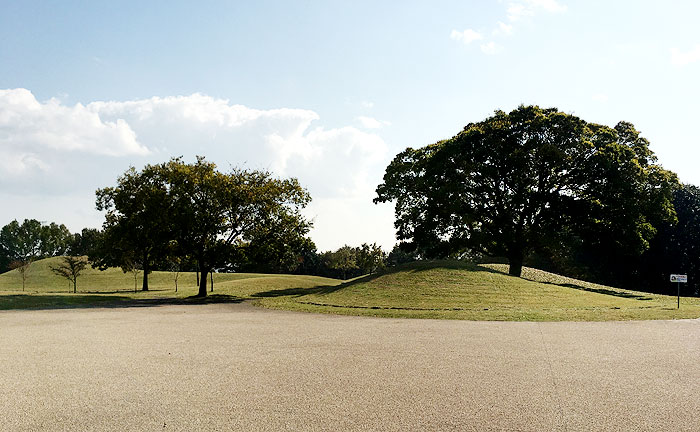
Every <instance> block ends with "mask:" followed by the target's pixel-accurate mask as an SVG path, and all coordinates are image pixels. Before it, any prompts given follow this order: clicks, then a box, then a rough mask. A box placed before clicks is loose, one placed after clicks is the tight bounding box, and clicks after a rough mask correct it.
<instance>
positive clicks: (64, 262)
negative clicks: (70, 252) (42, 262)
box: [51, 256, 88, 293]
mask: <svg viewBox="0 0 700 432" xmlns="http://www.w3.org/2000/svg"><path fill="white" fill-rule="evenodd" d="M87 265H88V262H87V259H85V257H74V256H64V257H61V263H60V264H59V265H57V266H51V271H52V272H54V273H55V274H57V275H58V276H61V277H64V278H66V279H68V281H69V282H71V283H72V284H73V293H76V292H78V276H80V273H81V272H82V271H83V270H85V267H87Z"/></svg>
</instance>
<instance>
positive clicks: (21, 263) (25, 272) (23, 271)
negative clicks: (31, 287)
mask: <svg viewBox="0 0 700 432" xmlns="http://www.w3.org/2000/svg"><path fill="white" fill-rule="evenodd" d="M31 265H32V260H30V259H28V260H16V261H12V262H11V263H10V270H17V272H18V273H19V274H20V275H21V276H22V291H24V286H25V284H26V282H27V278H28V277H29V267H30V266H31Z"/></svg>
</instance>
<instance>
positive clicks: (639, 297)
mask: <svg viewBox="0 0 700 432" xmlns="http://www.w3.org/2000/svg"><path fill="white" fill-rule="evenodd" d="M544 283H546V284H549V285H558V286H563V287H567V288H573V289H577V290H580V291H588V292H594V293H598V294H605V295H611V296H615V297H623V298H630V299H635V300H653V299H652V298H651V297H646V296H643V295H639V294H635V293H631V292H622V291H614V290H610V289H605V288H588V287H584V286H581V285H576V284H570V283H567V284H555V283H552V282H544Z"/></svg>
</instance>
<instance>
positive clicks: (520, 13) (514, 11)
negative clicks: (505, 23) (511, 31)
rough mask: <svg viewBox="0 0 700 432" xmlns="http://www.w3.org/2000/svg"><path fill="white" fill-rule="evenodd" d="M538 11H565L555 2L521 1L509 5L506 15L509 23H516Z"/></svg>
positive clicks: (546, 0) (564, 8)
mask: <svg viewBox="0 0 700 432" xmlns="http://www.w3.org/2000/svg"><path fill="white" fill-rule="evenodd" d="M538 10H544V11H545V12H549V13H560V12H564V11H566V6H564V5H562V4H561V3H559V2H558V1H557V0H522V1H519V2H512V3H509V4H508V8H507V9H506V15H507V17H508V20H510V21H511V22H517V21H520V20H521V19H523V18H525V17H531V16H534V15H535V14H536V12H537V11H538Z"/></svg>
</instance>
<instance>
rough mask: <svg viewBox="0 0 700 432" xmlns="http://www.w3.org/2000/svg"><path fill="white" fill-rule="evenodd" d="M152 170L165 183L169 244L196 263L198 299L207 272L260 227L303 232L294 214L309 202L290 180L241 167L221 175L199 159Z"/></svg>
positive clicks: (302, 222) (299, 218)
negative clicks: (170, 230)
mask: <svg viewBox="0 0 700 432" xmlns="http://www.w3.org/2000/svg"><path fill="white" fill-rule="evenodd" d="M158 169H159V170H160V171H161V172H162V174H163V176H164V178H166V182H167V185H168V199H169V202H170V205H171V211H170V212H169V217H170V218H171V219H172V220H171V224H170V226H172V227H173V240H175V242H176V244H177V247H178V248H179V250H180V254H181V255H187V256H190V257H191V258H193V259H194V260H196V261H197V265H198V269H199V273H200V284H199V293H198V295H199V296H206V295H207V275H208V274H209V272H211V271H213V270H214V269H216V268H217V267H219V266H223V265H225V264H227V263H228V261H230V258H231V257H232V256H236V255H237V254H236V251H235V250H236V249H237V248H241V247H245V245H247V244H249V243H250V242H251V241H252V240H254V239H255V238H256V235H259V234H260V233H261V232H265V231H266V227H275V226H280V224H282V225H285V226H289V227H297V228H298V230H300V232H306V230H307V229H308V226H309V222H307V221H306V220H305V219H304V218H303V217H302V215H301V213H300V211H301V209H302V208H303V207H305V206H306V205H307V204H308V203H309V201H310V200H311V198H310V196H309V194H308V193H307V192H306V190H305V189H303V188H302V187H301V186H300V185H299V182H298V181H297V180H296V179H293V178H292V179H276V178H273V177H272V176H271V175H270V174H269V173H268V172H264V171H248V170H241V169H232V170H231V171H230V172H228V173H222V172H220V171H218V170H217V169H216V165H215V164H213V163H211V162H208V161H206V160H205V159H204V158H203V157H198V158H197V161H196V162H195V163H193V164H187V163H184V162H183V161H182V160H181V159H179V158H176V159H173V160H171V161H170V162H168V163H165V164H162V165H160V166H159V168H158Z"/></svg>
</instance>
